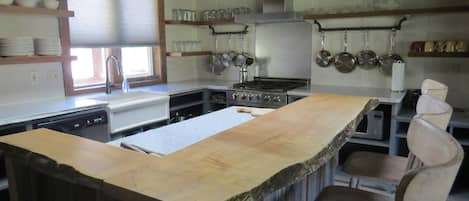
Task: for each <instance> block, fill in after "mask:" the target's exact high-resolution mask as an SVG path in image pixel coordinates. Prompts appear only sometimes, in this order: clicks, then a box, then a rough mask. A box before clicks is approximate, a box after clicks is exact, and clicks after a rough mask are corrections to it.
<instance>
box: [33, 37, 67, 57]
mask: <svg viewBox="0 0 469 201" xmlns="http://www.w3.org/2000/svg"><path fill="white" fill-rule="evenodd" d="M34 47H35V50H36V55H38V56H60V55H62V46H61V45H60V39H59V38H36V39H34Z"/></svg>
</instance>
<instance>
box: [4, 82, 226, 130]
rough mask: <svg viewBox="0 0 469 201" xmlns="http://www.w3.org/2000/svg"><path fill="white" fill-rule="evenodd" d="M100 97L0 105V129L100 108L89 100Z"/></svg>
mask: <svg viewBox="0 0 469 201" xmlns="http://www.w3.org/2000/svg"><path fill="white" fill-rule="evenodd" d="M234 83H235V82H231V81H222V80H193V81H184V82H176V83H168V84H161V85H155V86H149V87H138V88H133V89H131V91H152V92H161V93H164V94H168V95H173V94H178V93H185V92H190V91H195V90H202V89H219V90H227V89H229V88H230V87H232V86H233V84H234ZM116 93H121V92H120V91H118V90H117V91H113V94H116ZM104 95H106V94H105V93H94V94H88V95H81V96H73V97H65V98H57V99H50V100H41V101H33V102H28V103H21V104H7V105H0V126H3V125H8V124H14V123H21V122H27V121H32V120H36V119H42V118H47V117H53V116H57V115H62V114H68V113H73V112H79V111H83V110H88V109H93V108H99V107H104V106H105V105H107V103H106V102H103V101H96V100H92V99H90V98H93V97H98V96H104Z"/></svg>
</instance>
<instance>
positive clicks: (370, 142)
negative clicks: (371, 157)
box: [350, 138, 389, 148]
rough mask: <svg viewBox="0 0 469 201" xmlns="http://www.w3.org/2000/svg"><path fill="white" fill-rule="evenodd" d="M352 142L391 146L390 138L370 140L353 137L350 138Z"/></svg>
mask: <svg viewBox="0 0 469 201" xmlns="http://www.w3.org/2000/svg"><path fill="white" fill-rule="evenodd" d="M350 143H354V144H364V145H371V146H377V147H385V148H388V147H389V140H369V139H363V138H352V139H350Z"/></svg>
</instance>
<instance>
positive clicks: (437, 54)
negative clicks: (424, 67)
mask: <svg viewBox="0 0 469 201" xmlns="http://www.w3.org/2000/svg"><path fill="white" fill-rule="evenodd" d="M409 57H454V58H458V57H469V52H454V53H446V52H443V53H442V52H409Z"/></svg>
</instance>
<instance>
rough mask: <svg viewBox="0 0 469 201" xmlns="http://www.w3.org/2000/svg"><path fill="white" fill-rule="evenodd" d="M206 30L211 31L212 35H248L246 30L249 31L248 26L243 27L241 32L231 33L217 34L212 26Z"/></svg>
mask: <svg viewBox="0 0 469 201" xmlns="http://www.w3.org/2000/svg"><path fill="white" fill-rule="evenodd" d="M208 28H210V29H211V30H212V35H237V34H248V32H249V31H248V29H249V26H248V25H245V26H244V30H243V31H232V32H217V31H216V30H215V27H214V26H212V25H209V26H208Z"/></svg>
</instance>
